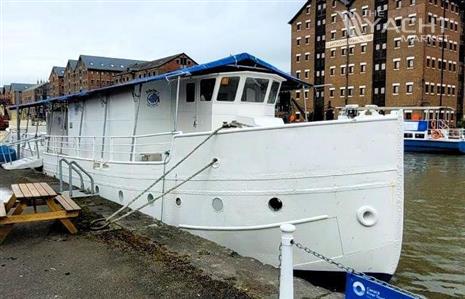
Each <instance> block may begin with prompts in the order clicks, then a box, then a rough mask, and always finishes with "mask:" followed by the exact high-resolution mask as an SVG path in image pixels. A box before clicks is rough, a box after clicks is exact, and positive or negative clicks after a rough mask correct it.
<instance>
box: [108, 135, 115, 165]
mask: <svg viewBox="0 0 465 299" xmlns="http://www.w3.org/2000/svg"><path fill="white" fill-rule="evenodd" d="M108 138H109V139H110V145H109V149H110V153H109V155H108V157H109V158H108V160H109V161H113V140H114V139H113V137H108Z"/></svg>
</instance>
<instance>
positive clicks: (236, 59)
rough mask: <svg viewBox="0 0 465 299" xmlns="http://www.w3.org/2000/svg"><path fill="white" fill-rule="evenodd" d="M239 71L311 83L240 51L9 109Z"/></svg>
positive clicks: (291, 85)
mask: <svg viewBox="0 0 465 299" xmlns="http://www.w3.org/2000/svg"><path fill="white" fill-rule="evenodd" d="M235 70H236V71H240V70H252V71H253V70H256V71H260V72H268V73H273V74H276V75H279V76H281V77H283V78H284V79H286V81H285V82H284V83H283V85H282V90H294V89H300V88H302V87H310V86H311V85H310V84H308V83H307V82H304V81H302V80H299V79H297V78H295V77H293V76H291V75H290V74H288V73H286V72H284V71H281V70H279V69H278V68H277V67H275V66H273V65H271V64H269V63H267V62H265V61H263V60H261V59H259V58H257V57H255V56H253V55H250V54H248V53H241V54H237V55H231V56H228V57H225V58H222V59H219V60H215V61H212V62H208V63H204V64H199V65H194V66H191V67H188V68H183V69H179V70H175V71H172V72H168V73H165V74H161V75H157V76H152V77H146V78H138V79H134V80H131V81H128V82H124V83H121V84H116V85H111V86H107V87H102V88H98V89H93V90H88V91H82V92H79V93H75V94H70V95H65V96H60V97H54V98H50V99H46V100H42V101H36V102H31V103H25V104H20V105H13V106H10V107H9V108H10V109H17V108H20V109H21V108H27V107H33V106H40V105H45V104H48V103H56V102H65V101H70V100H74V99H75V100H79V99H82V98H86V97H88V96H91V95H98V94H107V93H111V92H112V91H117V90H119V89H124V88H129V87H132V86H134V85H138V84H142V83H147V82H152V81H158V80H170V79H174V78H177V77H188V76H194V75H202V74H207V73H214V72H227V71H235Z"/></svg>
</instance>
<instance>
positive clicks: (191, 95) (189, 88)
mask: <svg viewBox="0 0 465 299" xmlns="http://www.w3.org/2000/svg"><path fill="white" fill-rule="evenodd" d="M194 101H195V83H187V84H186V102H194Z"/></svg>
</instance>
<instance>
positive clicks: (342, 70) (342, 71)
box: [341, 65, 346, 75]
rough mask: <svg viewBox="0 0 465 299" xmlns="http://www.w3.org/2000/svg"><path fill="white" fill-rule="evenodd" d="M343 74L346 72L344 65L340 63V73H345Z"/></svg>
mask: <svg viewBox="0 0 465 299" xmlns="http://www.w3.org/2000/svg"><path fill="white" fill-rule="evenodd" d="M345 74H346V66H345V65H341V75H345Z"/></svg>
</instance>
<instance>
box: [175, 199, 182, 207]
mask: <svg viewBox="0 0 465 299" xmlns="http://www.w3.org/2000/svg"><path fill="white" fill-rule="evenodd" d="M181 203H182V200H181V198H179V197H178V198H176V205H178V206H180V205H181Z"/></svg>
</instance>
